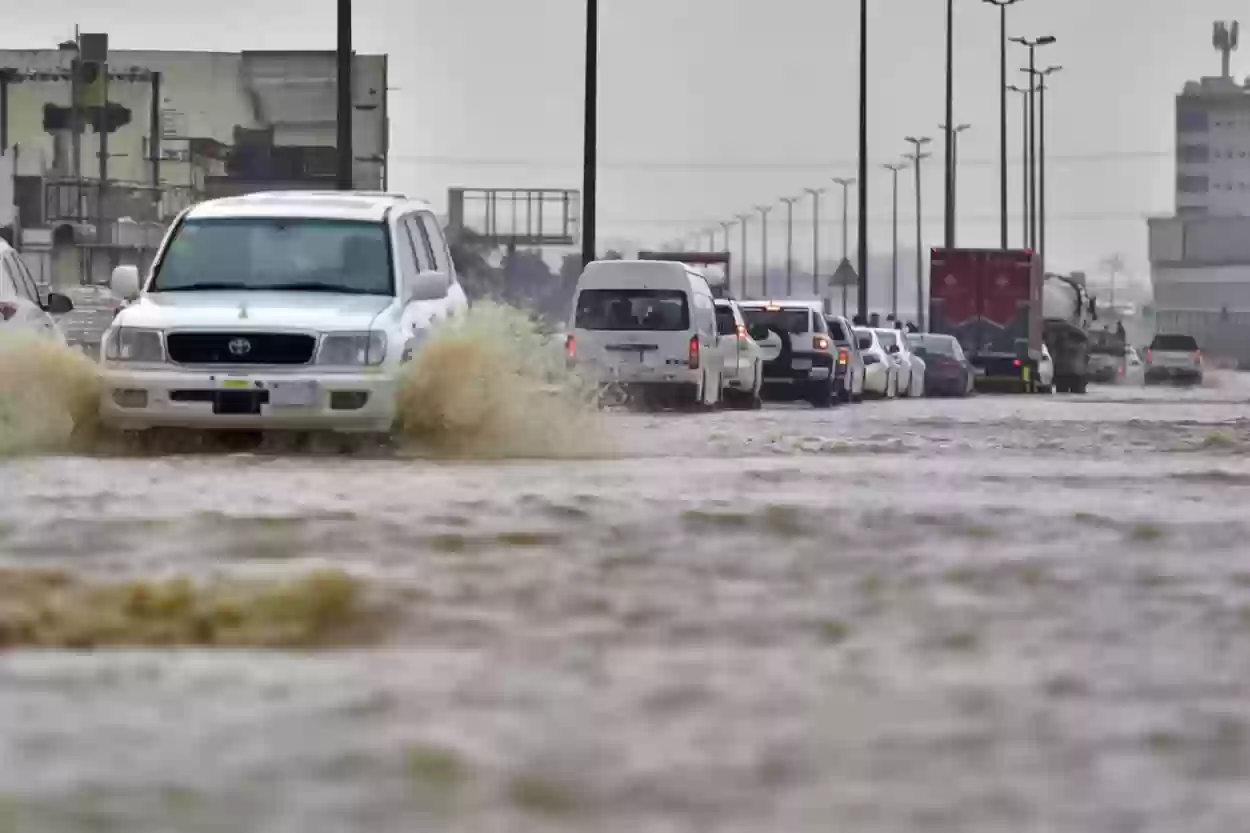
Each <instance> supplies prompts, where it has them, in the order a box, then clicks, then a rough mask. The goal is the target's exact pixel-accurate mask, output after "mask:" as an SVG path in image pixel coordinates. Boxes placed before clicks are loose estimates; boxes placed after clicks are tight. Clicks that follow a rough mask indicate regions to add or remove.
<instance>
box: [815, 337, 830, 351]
mask: <svg viewBox="0 0 1250 833" xmlns="http://www.w3.org/2000/svg"><path fill="white" fill-rule="evenodd" d="M815 343H816V349H817V350H828V349H829V339H827V338H825V337H824V336H816V340H815Z"/></svg>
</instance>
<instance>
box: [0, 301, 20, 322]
mask: <svg viewBox="0 0 1250 833" xmlns="http://www.w3.org/2000/svg"><path fill="white" fill-rule="evenodd" d="M15 315H17V304H9V303H0V318H3V319H4V320H5V321H8V320H9V319H10V318H12V317H13V316H15Z"/></svg>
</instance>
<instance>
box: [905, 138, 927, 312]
mask: <svg viewBox="0 0 1250 833" xmlns="http://www.w3.org/2000/svg"><path fill="white" fill-rule="evenodd" d="M906 141H907V142H909V143H910V144H911V145H912V147H914V148H915V151H914V152H913V153H910V154H907V155H906V156H905V157H904V158H906V159H910V160H911V162H912V164H914V165H915V166H916V326H917V327H919V328H920V330H921V332H923V331H924V318H925V315H924V244H923V242H922V239H923V234H924V231H923V213H922V211H923V208H924V202H923V200H922V199H921V194H920V163H921V162H923V161H924V160H925V159H928V158H929V156H930V155H931V154H928V153H923V152H921V150H920V149H921V148H922V147H924V146H925V145H927V144H929V142H931V141H932V139H930V138H929V137H928V136H921V137H919V138H917V137H915V136H908V137H907V139H906Z"/></svg>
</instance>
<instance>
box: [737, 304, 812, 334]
mask: <svg viewBox="0 0 1250 833" xmlns="http://www.w3.org/2000/svg"><path fill="white" fill-rule="evenodd" d="M742 317H743V318H745V319H746V322H747V326H748V327H755V326H758V325H761V324H762V325H763V326H765V327H767V328H768V329H770V330H777V331H778V332H785V333H790V334H793V335H802V334H803V333H809V332H811V330H812V321H811V317H812V312H811V310H806V309H779V310H769V309H759V308H758V307H756V308H754V309H752V308H750V307H747V308H744V309H743V310H742Z"/></svg>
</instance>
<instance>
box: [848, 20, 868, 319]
mask: <svg viewBox="0 0 1250 833" xmlns="http://www.w3.org/2000/svg"><path fill="white" fill-rule="evenodd" d="M845 204H846V203H845V201H844V202H843V206H845ZM845 216H846V215H845V212H844V213H843V217H844V218H845ZM842 248H843V251H844V252H845V251H846V246H845V244H843V247H842ZM842 292H843V295H842V306H843V310H842V314H843V315H844V316H845V315H846V309H845V307H846V294H845V293H846V289H845V288H843V290H842ZM856 294H857V295H858V298H857V299H856V300H857V301H858V302H859V303H858V304H857V306H858V308H859V309H858V312H859V316H860V320H861V321H867V320H868V0H860V2H859V285H858V286H857V287H856Z"/></svg>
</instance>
